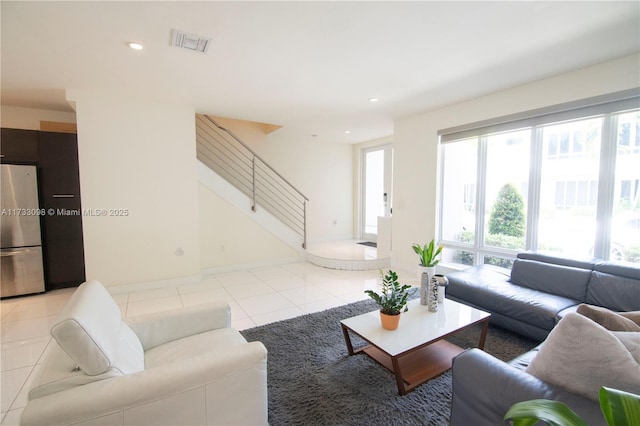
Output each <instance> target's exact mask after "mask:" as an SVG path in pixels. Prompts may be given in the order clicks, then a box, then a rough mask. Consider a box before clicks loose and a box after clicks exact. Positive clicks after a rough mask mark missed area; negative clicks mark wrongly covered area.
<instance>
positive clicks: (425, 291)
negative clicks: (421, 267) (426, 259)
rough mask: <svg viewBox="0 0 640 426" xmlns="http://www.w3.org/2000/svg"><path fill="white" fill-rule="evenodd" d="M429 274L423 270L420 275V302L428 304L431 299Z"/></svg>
mask: <svg viewBox="0 0 640 426" xmlns="http://www.w3.org/2000/svg"><path fill="white" fill-rule="evenodd" d="M429 278H430V277H429V274H427V273H426V272H423V273H422V274H421V275H420V304H421V305H424V306H426V305H427V300H428V299H429V281H430V279H429Z"/></svg>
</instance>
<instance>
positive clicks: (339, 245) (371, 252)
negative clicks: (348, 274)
mask: <svg viewBox="0 0 640 426" xmlns="http://www.w3.org/2000/svg"><path fill="white" fill-rule="evenodd" d="M307 261H308V262H309V263H312V264H314V265H317V266H322V267H323V268H329V269H341V270H347V271H369V270H374V269H381V268H388V267H389V266H391V257H389V256H378V250H377V249H376V248H375V247H368V246H365V245H362V244H358V240H347V241H331V242H324V243H314V244H309V247H308V248H307Z"/></svg>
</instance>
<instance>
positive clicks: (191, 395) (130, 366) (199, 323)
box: [21, 281, 267, 425]
mask: <svg viewBox="0 0 640 426" xmlns="http://www.w3.org/2000/svg"><path fill="white" fill-rule="evenodd" d="M230 317H231V314H230V309H229V306H228V305H227V304H226V303H215V304H207V305H200V306H196V307H193V308H187V309H180V310H176V311H169V312H161V313H158V314H151V315H145V316H141V317H137V318H134V319H131V320H126V321H123V320H122V319H121V314H120V310H119V309H118V306H117V305H116V303H115V302H114V300H113V298H111V296H110V295H109V293H108V292H107V290H106V289H105V288H104V287H103V286H102V284H100V283H99V282H97V281H90V282H87V283H84V284H82V285H81V286H80V287H78V289H77V290H76V291H75V293H74V294H73V296H72V297H71V299H70V300H69V302H68V303H67V305H66V306H65V308H64V310H63V312H62V313H61V315H60V320H59V321H58V322H57V323H56V324H55V325H54V326H53V327H52V328H51V335H52V336H53V337H54V339H55V340H53V341H52V342H51V344H52V346H53V347H52V348H51V350H50V351H48V355H47V357H46V359H45V361H44V363H43V364H42V366H41V368H40V376H39V378H38V379H37V380H36V381H35V383H34V384H33V387H32V389H31V390H30V392H29V401H28V403H27V406H26V407H25V409H24V411H23V414H22V419H21V423H22V424H23V425H45V424H46V425H68V424H73V425H84V424H87V425H88V424H91V425H98V424H100V425H212V424H223V425H263V424H265V425H266V424H267V350H266V348H265V347H264V345H263V344H262V343H260V342H250V343H248V342H247V341H246V340H245V339H244V337H242V335H241V334H240V333H239V332H238V331H236V330H234V329H232V328H230Z"/></svg>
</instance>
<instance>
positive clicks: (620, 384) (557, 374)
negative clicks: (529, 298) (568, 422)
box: [526, 312, 640, 401]
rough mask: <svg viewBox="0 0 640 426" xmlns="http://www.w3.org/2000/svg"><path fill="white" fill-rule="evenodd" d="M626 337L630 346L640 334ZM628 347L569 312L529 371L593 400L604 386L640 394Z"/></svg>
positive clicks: (639, 372) (635, 364) (638, 368)
mask: <svg viewBox="0 0 640 426" xmlns="http://www.w3.org/2000/svg"><path fill="white" fill-rule="evenodd" d="M625 334H626V335H627V336H628V339H625V340H627V345H633V342H636V343H637V342H640V340H638V339H640V333H630V332H626V333H625ZM629 342H631V343H629ZM627 345H625V342H623V341H622V340H621V339H619V338H618V337H616V335H615V334H614V333H612V332H610V331H608V330H607V329H605V328H604V327H602V326H601V325H600V324H598V323H596V322H595V321H592V320H590V319H589V318H587V317H585V316H583V315H580V314H577V313H574V312H570V313H568V314H567V315H566V316H565V317H564V318H563V319H562V320H561V321H560V322H559V323H558V325H557V326H556V327H555V328H554V329H553V330H552V331H551V333H549V336H548V337H547V340H545V342H544V343H543V344H542V346H541V347H540V351H539V352H538V355H536V357H535V358H534V359H533V360H532V361H531V364H530V365H529V367H527V369H526V371H527V372H529V373H530V374H532V375H534V376H536V377H538V378H539V379H541V380H544V381H546V382H549V383H552V384H554V385H556V386H559V387H562V388H564V389H566V390H568V391H570V392H573V393H576V394H579V395H582V396H584V397H586V398H589V399H591V400H594V401H597V400H598V392H599V391H600V388H601V387H602V386H607V387H611V388H615V389H620V390H624V391H627V392H632V393H640V380H638V377H640V364H638V361H637V360H636V358H635V357H634V356H633V354H632V353H631V350H630V348H628V347H627Z"/></svg>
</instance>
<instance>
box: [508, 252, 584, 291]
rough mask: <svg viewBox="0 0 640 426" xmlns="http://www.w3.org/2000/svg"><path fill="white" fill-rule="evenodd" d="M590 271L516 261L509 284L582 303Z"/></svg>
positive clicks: (528, 261) (533, 261)
mask: <svg viewBox="0 0 640 426" xmlns="http://www.w3.org/2000/svg"><path fill="white" fill-rule="evenodd" d="M590 277H591V270H587V269H581V268H575V267H571V266H561V265H554V264H550V263H544V262H538V261H535V260H525V259H516V260H515V261H514V262H513V267H512V268H511V282H512V283H513V284H517V285H519V286H523V287H528V288H531V289H534V290H538V291H542V292H545V293H550V294H556V295H558V296H562V297H567V298H570V299H574V300H579V301H584V299H585V295H586V294H587V283H589V278H590Z"/></svg>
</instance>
